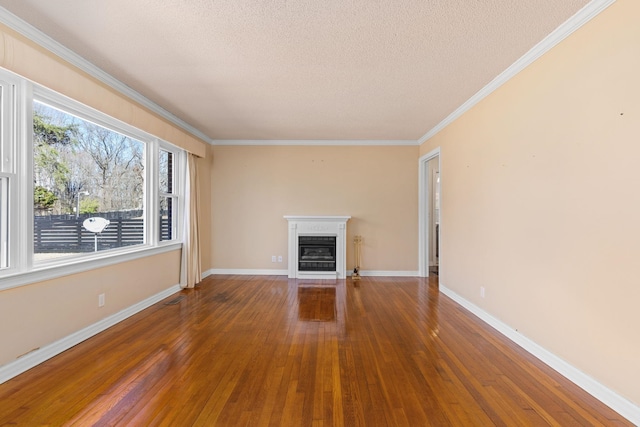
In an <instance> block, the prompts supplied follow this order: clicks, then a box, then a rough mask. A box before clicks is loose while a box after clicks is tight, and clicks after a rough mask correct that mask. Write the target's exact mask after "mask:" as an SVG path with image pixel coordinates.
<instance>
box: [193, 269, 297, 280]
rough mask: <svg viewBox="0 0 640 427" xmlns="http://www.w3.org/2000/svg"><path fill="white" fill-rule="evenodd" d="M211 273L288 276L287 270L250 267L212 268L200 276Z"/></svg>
mask: <svg viewBox="0 0 640 427" xmlns="http://www.w3.org/2000/svg"><path fill="white" fill-rule="evenodd" d="M213 274H216V275H217V274H230V275H234V274H237V275H241V276H288V275H289V270H267V269H264V270H260V269H251V268H212V269H211V270H207V271H205V272H204V273H203V274H202V278H205V277H207V276H211V275H213Z"/></svg>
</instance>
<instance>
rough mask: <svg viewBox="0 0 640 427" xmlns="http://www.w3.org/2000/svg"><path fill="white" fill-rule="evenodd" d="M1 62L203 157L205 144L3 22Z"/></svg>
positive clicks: (62, 92)
mask: <svg viewBox="0 0 640 427" xmlns="http://www.w3.org/2000/svg"><path fill="white" fill-rule="evenodd" d="M0 66H1V67H3V68H6V69H7V70H10V71H13V72H14V73H16V74H18V75H20V76H22V77H25V78H27V79H29V80H31V81H34V82H36V83H39V84H41V85H43V86H44V87H47V88H49V89H51V90H54V91H57V92H59V93H61V94H63V95H66V96H68V97H70V98H72V99H74V100H76V101H78V102H81V103H83V104H85V105H88V106H89V107H92V108H95V109H96V110H98V111H101V112H103V113H105V114H108V115H109V116H111V117H114V118H116V119H118V120H121V121H123V122H125V123H128V124H130V125H132V126H134V127H136V128H138V129H141V130H143V131H145V132H149V133H150V134H152V135H154V136H156V137H158V138H161V139H164V140H165V141H168V142H171V143H172V144H175V145H177V146H179V147H182V148H184V149H186V150H188V151H190V152H192V153H194V154H196V155H198V156H200V157H202V156H204V154H205V150H206V144H205V143H204V142H203V141H201V140H200V139H198V138H196V137H194V136H193V135H191V134H190V133H188V132H186V131H185V130H183V129H181V128H179V127H177V126H176V125H174V124H172V123H170V122H168V121H167V120H166V119H164V118H161V117H159V116H158V115H156V114H155V113H152V112H151V111H149V110H147V109H146V108H144V107H142V106H141V105H139V104H137V103H135V102H133V101H131V100H130V99H128V98H127V97H125V96H123V95H122V94H120V93H118V92H117V91H116V90H115V89H112V88H110V87H108V86H107V85H105V84H104V83H101V82H100V81H98V80H97V79H95V78H93V77H91V76H89V75H88V74H86V73H85V72H83V71H81V70H80V69H78V68H76V67H75V66H73V65H71V64H69V63H67V62H65V61H63V60H62V59H60V58H59V57H57V56H56V55H54V54H53V53H51V52H49V51H48V50H46V49H44V48H42V47H40V46H38V45H37V44H36V43H34V42H32V41H31V40H29V39H27V38H25V37H23V36H22V35H20V34H18V33H17V32H15V31H13V30H12V29H10V28H8V27H6V26H4V25H2V24H0Z"/></svg>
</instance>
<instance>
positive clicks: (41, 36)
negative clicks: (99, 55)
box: [0, 7, 211, 144]
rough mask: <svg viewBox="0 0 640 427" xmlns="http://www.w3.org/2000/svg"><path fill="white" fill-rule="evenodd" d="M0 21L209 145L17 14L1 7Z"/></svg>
mask: <svg viewBox="0 0 640 427" xmlns="http://www.w3.org/2000/svg"><path fill="white" fill-rule="evenodd" d="M0 23H2V24H4V25H6V26H7V27H9V28H11V29H13V30H14V31H17V32H18V33H20V34H21V35H23V36H24V37H26V38H28V39H29V40H31V41H33V42H34V43H36V44H38V45H40V46H41V47H43V48H45V49H47V50H48V51H50V52H51V53H53V54H54V55H57V56H58V57H60V58H62V59H63V60H64V61H66V62H68V63H69V64H71V65H73V66H75V67H77V68H79V69H80V70H82V71H84V72H85V73H87V74H89V75H90V76H91V77H94V78H96V79H98V80H99V81H101V82H102V83H104V84H106V85H107V86H109V87H111V88H112V89H115V90H116V91H118V92H119V93H121V94H122V95H125V96H126V97H128V98H130V99H132V100H133V101H135V102H137V103H138V104H140V105H142V106H143V107H145V108H147V109H149V110H151V111H152V112H154V113H156V114H158V115H159V116H160V117H162V118H164V119H166V120H168V121H169V122H171V123H173V124H174V125H176V126H178V127H180V128H181V129H183V130H185V131H187V132H189V133H190V134H192V135H194V136H196V137H198V138H200V139H202V140H203V141H205V142H207V143H209V144H211V138H209V137H208V136H207V135H205V134H204V133H203V132H201V131H200V130H198V129H196V128H195V127H193V126H192V125H190V124H189V123H187V122H185V121H184V120H182V119H180V118H179V117H177V116H175V115H174V114H172V113H170V112H169V111H167V110H165V109H164V108H162V107H161V106H160V105H158V104H156V103H155V102H153V101H151V100H150V99H149V98H147V97H145V96H144V95H142V94H140V93H139V92H137V91H135V90H134V89H132V88H131V87H129V86H127V85H126V84H124V83H122V82H121V81H120V80H118V79H116V78H115V77H113V76H112V75H111V74H109V73H107V72H106V71H104V70H102V69H101V68H99V67H98V66H96V65H94V64H93V63H91V62H89V61H87V60H86V59H84V58H83V57H81V56H80V55H78V54H77V53H75V52H74V51H72V50H71V49H69V48H67V47H66V46H63V45H62V44H60V43H59V42H57V41H55V40H54V39H52V38H51V37H49V36H48V35H46V34H45V33H43V32H42V31H40V30H38V29H37V28H35V27H34V26H32V25H31V24H29V23H27V22H25V21H24V20H22V19H20V18H18V17H17V16H16V15H14V14H12V13H11V12H9V11H8V10H6V9H5V8H3V7H0Z"/></svg>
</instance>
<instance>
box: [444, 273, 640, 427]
mask: <svg viewBox="0 0 640 427" xmlns="http://www.w3.org/2000/svg"><path fill="white" fill-rule="evenodd" d="M440 292H442V293H443V294H444V295H446V296H448V297H449V298H451V299H452V300H454V301H455V302H457V303H458V304H460V305H461V306H463V307H464V308H466V309H467V310H469V311H470V312H472V313H473V314H475V315H476V316H478V317H479V318H480V319H482V320H483V321H484V322H485V323H487V324H488V325H489V326H491V327H493V328H494V329H496V330H497V331H498V332H500V333H501V334H502V335H504V336H506V337H507V338H509V339H510V340H511V341H513V342H514V343H516V344H518V345H519V346H520V347H522V348H523V349H525V350H526V351H528V352H529V353H531V354H532V355H533V356H535V357H537V358H538V359H540V360H541V361H542V362H544V363H546V364H547V365H548V366H549V367H551V368H552V369H554V370H556V371H557V372H558V373H559V374H561V375H562V376H564V377H566V378H567V379H568V380H570V381H572V382H573V383H574V384H576V385H577V386H579V387H580V388H582V389H583V390H584V391H586V392H587V393H589V394H590V395H592V396H593V397H595V398H596V399H598V400H599V401H601V402H602V403H604V404H605V405H607V406H609V407H610V408H611V409H613V410H614V411H616V412H618V413H619V414H620V415H622V416H623V417H625V418H626V419H628V420H629V421H631V422H632V423H634V424H635V425H640V406H638V405H636V404H634V403H633V402H631V401H629V400H627V399H625V398H624V397H622V396H620V395H619V394H617V393H616V392H614V391H613V390H611V389H609V388H608V387H606V386H604V385H603V384H601V383H599V382H598V381H596V380H594V379H593V378H591V377H590V376H589V375H587V374H585V373H584V372H582V371H580V370H579V369H577V368H576V367H574V366H572V365H571V364H569V363H567V362H566V361H564V360H563V359H561V358H559V357H558V356H556V355H555V354H553V353H551V352H550V351H548V350H546V349H545V348H543V347H542V346H540V345H539V344H537V343H535V342H534V341H532V340H530V339H529V338H527V337H525V336H524V335H522V334H521V333H519V332H518V331H516V330H514V329H513V328H512V327H510V326H509V325H507V324H506V323H504V322H502V321H500V320H498V319H496V318H495V317H493V316H492V315H490V314H489V313H487V312H486V311H484V310H482V309H481V308H480V307H478V306H477V305H475V304H473V303H471V302H469V301H467V300H466V299H464V298H463V297H461V296H460V295H458V294H456V293H455V292H454V291H452V290H451V289H449V288H447V287H446V286H444V285H443V283H442V282H440Z"/></svg>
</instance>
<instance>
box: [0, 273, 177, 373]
mask: <svg viewBox="0 0 640 427" xmlns="http://www.w3.org/2000/svg"><path fill="white" fill-rule="evenodd" d="M180 289H182V288H180V285H174V286H172V287H170V288H169V289H166V290H164V291H162V292H159V293H157V294H155V295H152V296H150V297H149V298H147V299H145V300H143V301H140V302H139V303H136V304H134V305H132V306H130V307H128V308H125V309H124V310H122V311H119V312H117V313H115V314H112V315H111V316H109V317H106V318H104V319H102V320H100V321H99V322H96V323H94V324H93V325H89V326H87V327H86V328H84V329H81V330H79V331H77V332H74V333H72V334H71V335H67V336H66V337H64V338H62V339H60V340H58V341H56V342H54V343H51V344H49V345H46V346H44V347H42V348H40V349H38V350H35V351H32V352H31V353H28V354H26V355H24V356H22V357H20V358H18V359H16V360H15V361H13V362H11V363H8V364H6V365H4V366H0V384H2V383H4V382H6V381H8V380H10V379H11V378H13V377H15V376H18V375H20V374H21V373H23V372H25V371H27V370H29V369H31V368H33V367H34V366H36V365H39V364H40V363H42V362H44V361H46V360H48V359H50V358H52V357H53V356H56V355H58V354H60V353H62V352H63V351H65V350H68V349H70V348H71V347H73V346H74V345H77V344H79V343H81V342H82V341H84V340H86V339H88V338H91V337H92V336H94V335H96V334H98V333H100V332H102V331H104V330H105V329H107V328H110V327H111V326H113V325H115V324H116V323H119V322H122V321H123V320H124V319H126V318H128V317H131V316H133V315H134V314H136V313H138V312H140V311H142V310H144V309H145V308H147V307H150V306H152V305H153V304H155V303H157V302H159V301H162V300H163V299H165V298H167V297H169V296H171V295H173V294H175V293H176V292H178V291H180Z"/></svg>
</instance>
